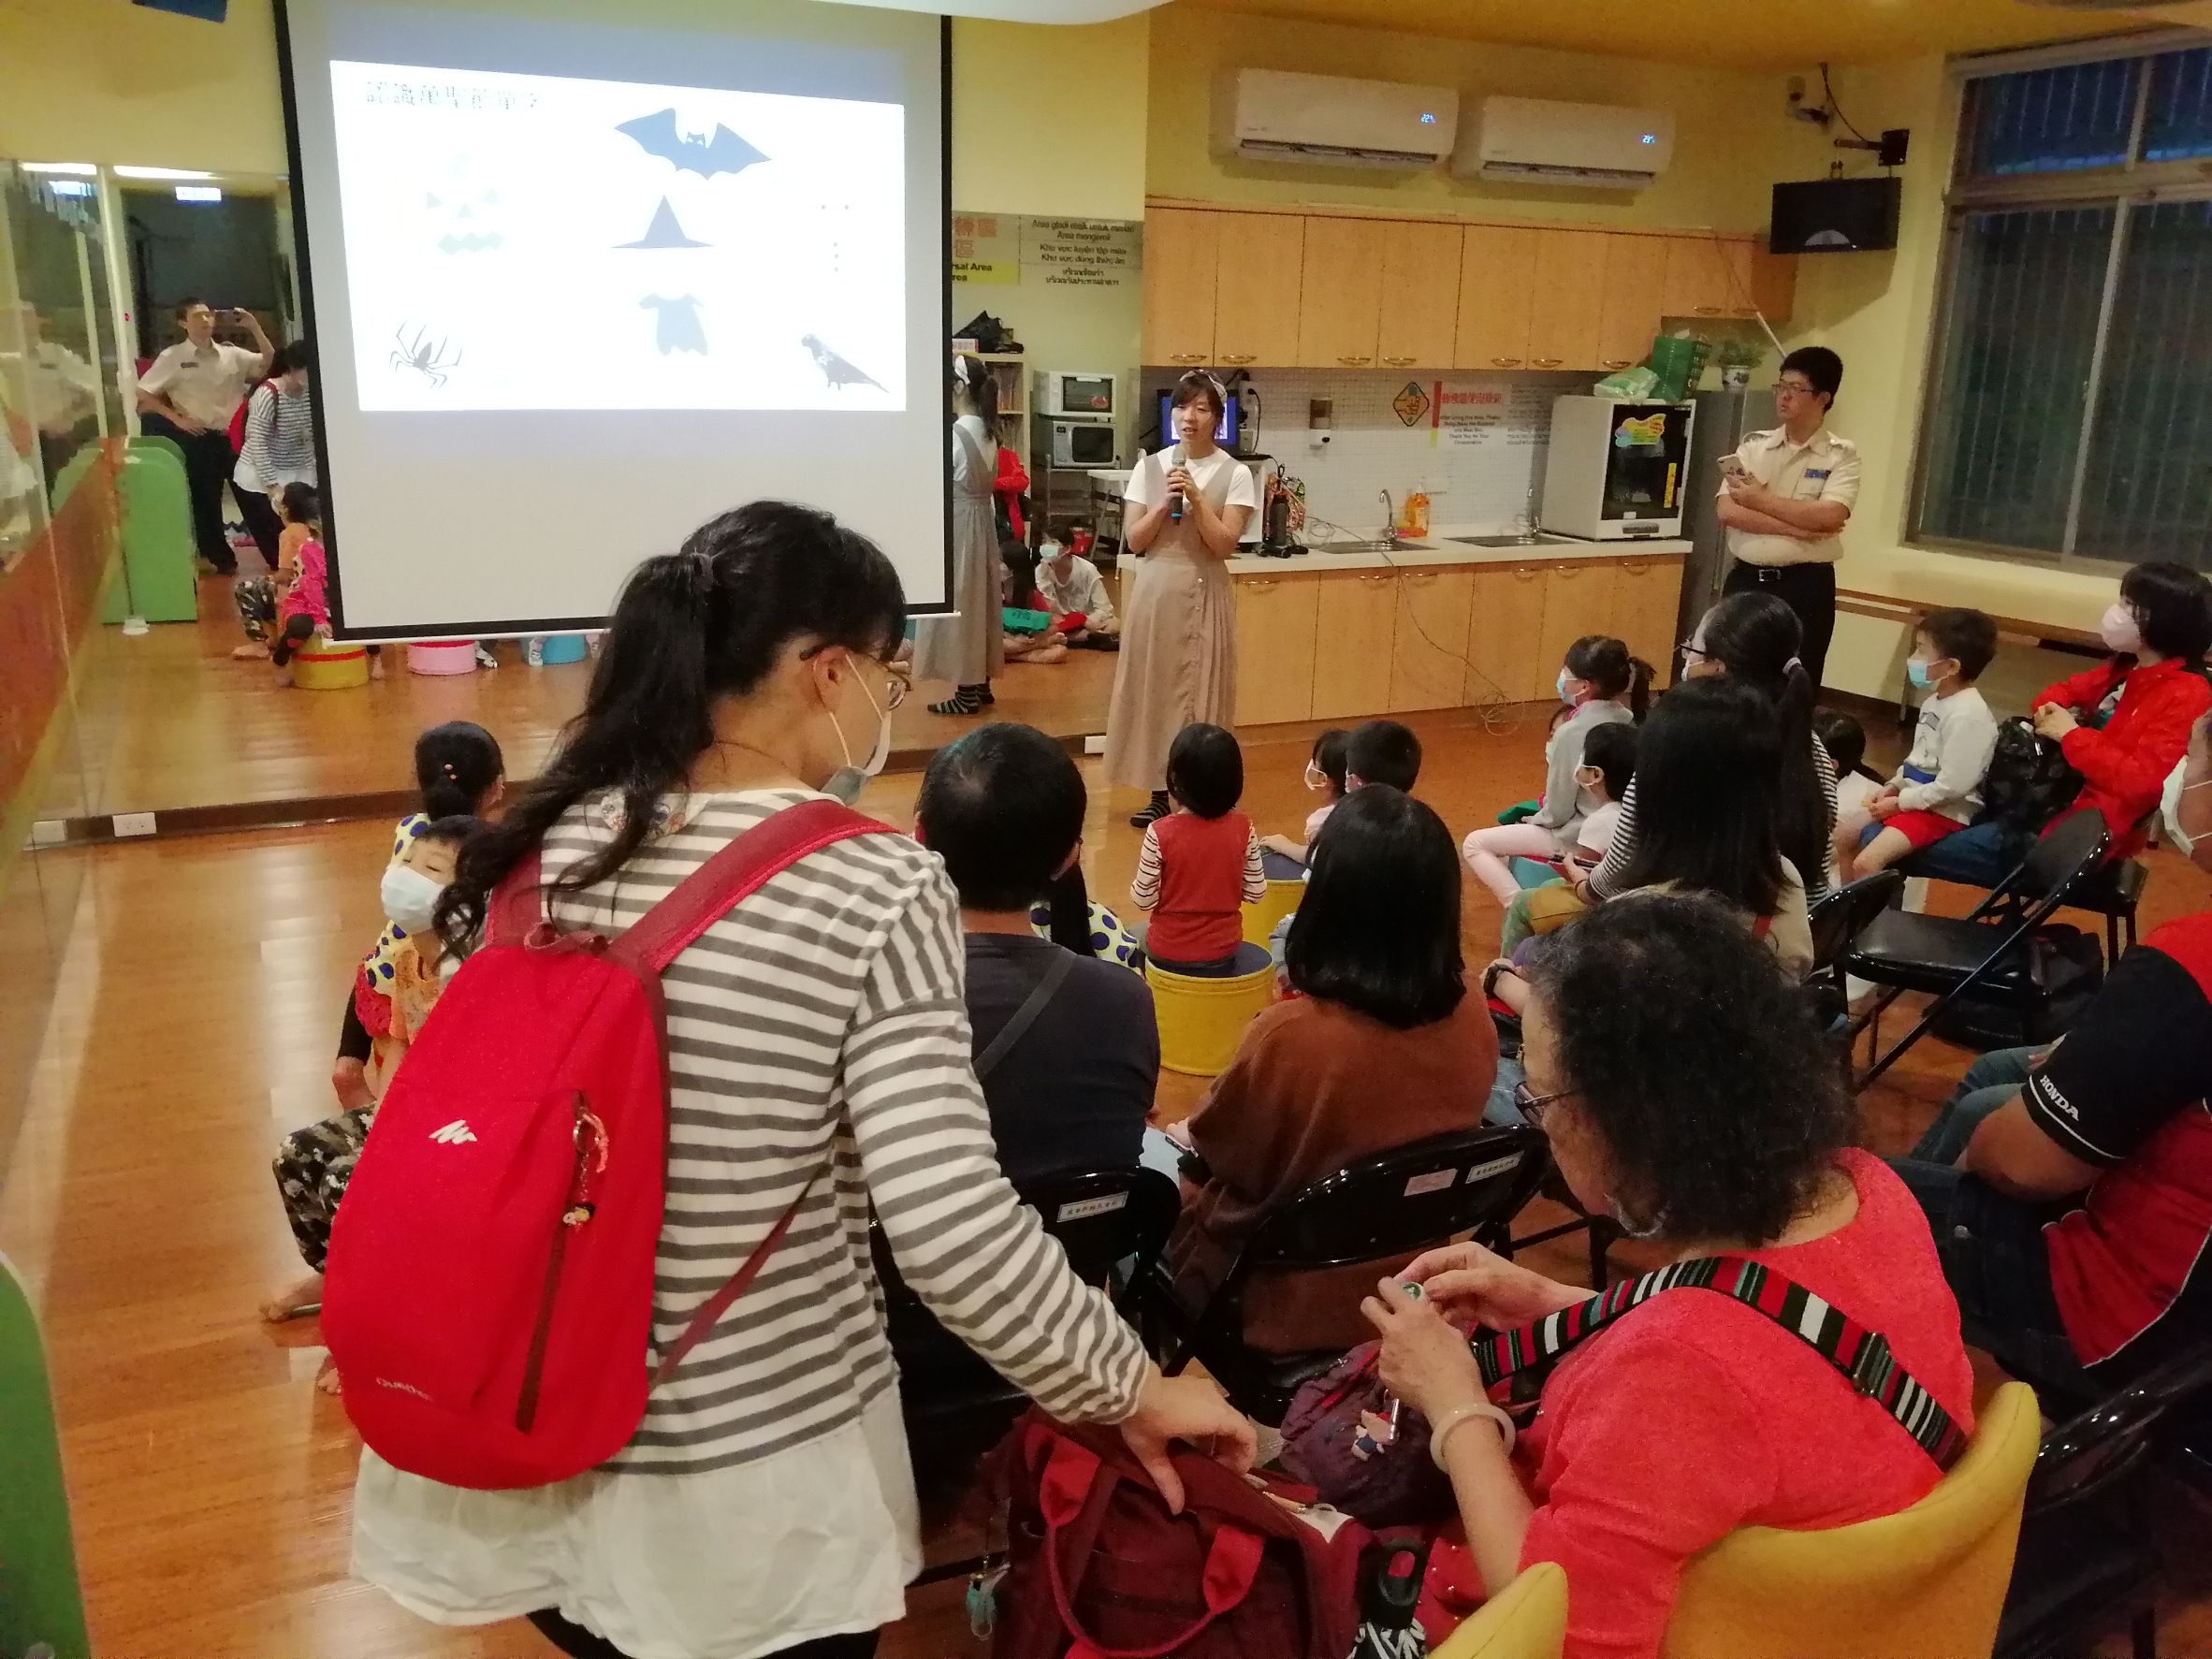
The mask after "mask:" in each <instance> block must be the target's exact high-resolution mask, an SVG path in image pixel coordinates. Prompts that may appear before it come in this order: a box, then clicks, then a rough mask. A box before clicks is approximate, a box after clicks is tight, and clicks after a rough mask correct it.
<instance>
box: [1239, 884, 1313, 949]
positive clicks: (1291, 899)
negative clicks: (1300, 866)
mask: <svg viewBox="0 0 2212 1659" xmlns="http://www.w3.org/2000/svg"><path fill="white" fill-rule="evenodd" d="M1304 896H1305V882H1304V881H1303V880H1296V881H1270V882H1269V883H1268V884H1267V896H1266V897H1265V898H1263V899H1261V900H1260V901H1259V903H1258V904H1249V905H1246V906H1245V907H1244V942H1245V943H1246V944H1248V945H1265V944H1266V943H1267V941H1268V939H1270V938H1271V937H1272V936H1273V933H1274V931H1275V925H1276V924H1278V923H1279V922H1281V921H1282V919H1283V918H1284V917H1285V916H1288V915H1289V914H1290V913H1291V912H1292V911H1294V910H1297V909H1298V901H1299V900H1301V899H1302V898H1303V897H1304Z"/></svg>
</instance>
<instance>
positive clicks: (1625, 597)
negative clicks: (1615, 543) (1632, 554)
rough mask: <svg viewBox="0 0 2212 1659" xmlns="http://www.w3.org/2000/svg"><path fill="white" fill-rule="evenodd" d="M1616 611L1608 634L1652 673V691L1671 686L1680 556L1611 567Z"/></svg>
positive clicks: (1661, 555) (1661, 556)
mask: <svg viewBox="0 0 2212 1659" xmlns="http://www.w3.org/2000/svg"><path fill="white" fill-rule="evenodd" d="M1612 568H1613V589H1612V595H1611V599H1612V605H1611V610H1610V612H1609V617H1610V620H1609V621H1608V625H1607V628H1606V632H1607V633H1610V634H1612V635H1613V636H1614V637H1615V638H1617V639H1622V640H1624V641H1626V642H1627V645H1628V650H1629V654H1630V655H1631V656H1636V657H1641V658H1642V659H1643V660H1644V661H1645V662H1649V663H1650V664H1651V665H1652V670H1653V672H1654V675H1655V677H1654V678H1653V680H1652V684H1653V686H1655V687H1656V686H1664V685H1666V683H1667V679H1668V677H1669V675H1670V674H1671V673H1672V672H1673V667H1674V648H1675V646H1676V644H1677V643H1678V642H1677V640H1676V639H1675V626H1676V614H1677V612H1678V611H1679V610H1680V609H1681V595H1682V556H1681V554H1679V553H1659V554H1654V555H1652V557H1651V558H1649V559H1626V560H1622V561H1621V562H1620V563H1619V564H1617V565H1614V566H1613V567H1612Z"/></svg>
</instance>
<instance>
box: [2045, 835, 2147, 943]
mask: <svg viewBox="0 0 2212 1659" xmlns="http://www.w3.org/2000/svg"><path fill="white" fill-rule="evenodd" d="M2149 881H2150V866H2148V865H2147V864H2145V863H2144V862H2143V861H2142V860H2141V859H2139V858H2117V859H2114V860H2113V861H2112V862H2111V863H2110V864H2107V865H2103V866H2100V867H2098V868H2096V869H2093V870H2091V871H2090V872H2089V873H2088V875H2086V876H2084V877H2083V878H2082V879H2081V880H2078V881H2076V882H2075V883H2074V885H2073V886H2072V887H2070V888H2068V889H2067V891H2066V903H2067V905H2068V907H2069V908H2070V909H2073V910H2088V911H2090V912H2091V913H2093V914H2095V915H2099V916H2102V917H2103V918H2104V954H2105V959H2106V960H2107V961H2110V962H2117V961H2118V960H2119V953H2120V951H2121V949H2122V948H2123V947H2122V946H2121V943H2120V935H2121V932H2122V931H2123V930H2125V932H2126V934H2127V945H2128V947H2130V948H2132V946H2133V945H2134V943H2135V912H2136V910H2138V909H2139V908H2140V907H2141V905H2142V903H2143V889H2144V888H2145V887H2146V886H2147V885H2148V884H2149Z"/></svg>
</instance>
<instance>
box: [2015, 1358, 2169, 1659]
mask: <svg viewBox="0 0 2212 1659" xmlns="http://www.w3.org/2000/svg"><path fill="white" fill-rule="evenodd" d="M2208 1400H2212V1342H2205V1343H2203V1344H2200V1345H2199V1346H2196V1347H2194V1348H2191V1349H2190V1350H2187V1351H2185V1352H2183V1353H2180V1354H2177V1355H2176V1356H2175V1357H2174V1358H2172V1359H2170V1360H2168V1361H2165V1363H2163V1364H2161V1365H2159V1366H2157V1367H2155V1368H2154V1369H2153V1370H2152V1371H2151V1372H2150V1373H2149V1375H2147V1376H2145V1377H2144V1378H2143V1380H2142V1381H2140V1382H2138V1383H2136V1384H2135V1385H2134V1386H2133V1387H2132V1388H2128V1389H2123V1390H2120V1391H2119V1392H2118V1393H2117V1394H2115V1395H2113V1396H2112V1397H2111V1398H2110V1399H2108V1400H2104V1401H2102V1402H2100V1403H2099V1404H2095V1405H2092V1406H2090V1407H2089V1408H2088V1410H2087V1411H2084V1412H2083V1413H2082V1414H2081V1415H2080V1416H2078V1417H2076V1418H2074V1419H2072V1420H2071V1421H2069V1422H2066V1423H2064V1424H2062V1425H2061V1426H2059V1428H2056V1429H2053V1430H2052V1431H2051V1432H2050V1433H2048V1434H2047V1435H2045V1437H2044V1443H2043V1449H2042V1450H2041V1451H2040V1452H2038V1453H2037V1454H2036V1459H2035V1474H2034V1476H2033V1477H2031V1478H2030V1481H2029V1485H2028V1506H2027V1511H2026V1513H2025V1515H2024V1516H2023V1517H2022V1519H2021V1522H2020V1544H2019V1550H2018V1552H2017V1554H2016V1555H2015V1557H2014V1560H2013V1579H2012V1588H2011V1589H2010V1590H2009V1591H2008V1592H2007V1593H2006V1595H2005V1604H2004V1619H2003V1623H2001V1625H2000V1626H1999V1628H1998V1635H1997V1659H2044V1656H2045V1655H2049V1654H2062V1653H2085V1652H2089V1650H2090V1646H2091V1643H2092V1641H2093V1639H2094V1637H2097V1636H2098V1635H2100V1634H2101V1633H2102V1632H2103V1630H2104V1629H2106V1628H2107V1627H2109V1626H2110V1625H2111V1624H2112V1623H2113V1622H2114V1621H2115V1620H2117V1619H2118V1618H2121V1617H2123V1616H2124V1617H2126V1618H2127V1619H2128V1620H2129V1630H2130V1635H2131V1637H2132V1646H2133V1651H2134V1655H2135V1659H2157V1653H2158V1617H2157V1588H2158V1553H2157V1550H2156V1547H2155V1545H2156V1540H2155V1537H2154V1535H2153V1533H2152V1530H2151V1525H2150V1520H2149V1516H2148V1514H2147V1496H2148V1492H2147V1480H2148V1477H2151V1476H2152V1475H2155V1474H2156V1473H2158V1472H2159V1467H2160V1465H2159V1463H2157V1462H2156V1461H2154V1459H2153V1454H2154V1453H2161V1454H2162V1453H2164V1452H2165V1451H2166V1450H2167V1449H2168V1448H2167V1447H2166V1446H2165V1445H2164V1444H2163V1442H2164V1441H2165V1439H2166V1437H2167V1435H2168V1433H2170V1431H2171V1430H2172V1429H2173V1428H2174V1427H2175V1426H2176V1425H2175V1424H2174V1422H2173V1421H2172V1419H2173V1418H2174V1416H2175V1414H2176V1411H2177V1410H2178V1408H2180V1407H2182V1406H2184V1405H2185V1404H2189V1403H2190V1402H2191V1401H2197V1402H2199V1403H2200V1404H2202V1403H2205V1402H2206V1401H2208ZM2180 1455H2181V1456H2184V1457H2186V1456H2188V1455H2189V1454H2188V1453H2186V1452H2182V1453H2180Z"/></svg>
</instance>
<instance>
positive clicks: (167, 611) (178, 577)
mask: <svg viewBox="0 0 2212 1659" xmlns="http://www.w3.org/2000/svg"><path fill="white" fill-rule="evenodd" d="M119 488H120V489H121V492H122V495H123V569H124V581H123V583H121V584H118V585H116V586H114V587H111V588H110V589H109V598H108V605H107V608H106V610H105V611H104V612H103V613H102V615H101V620H103V621H107V622H120V621H122V620H123V619H124V616H126V615H137V616H140V617H143V618H146V620H148V621H149V622H190V621H195V620H196V619H197V618H198V617H199V567H198V565H197V563H196V548H195V546H194V545H193V540H192V488H191V486H190V485H189V484H188V483H187V482H186V481H185V476H184V452H183V451H182V450H181V449H179V448H178V447H177V446H176V445H175V444H172V443H170V442H169V440H167V438H134V439H132V440H131V445H130V452H129V454H127V455H126V456H125V457H124V464H123V475H122V478H121V479H120V480H119ZM126 588H127V589H128V591H127V592H126V591H125V589H126Z"/></svg>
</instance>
